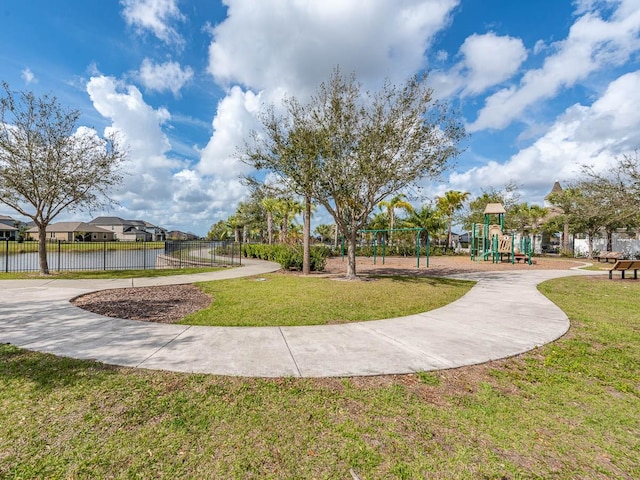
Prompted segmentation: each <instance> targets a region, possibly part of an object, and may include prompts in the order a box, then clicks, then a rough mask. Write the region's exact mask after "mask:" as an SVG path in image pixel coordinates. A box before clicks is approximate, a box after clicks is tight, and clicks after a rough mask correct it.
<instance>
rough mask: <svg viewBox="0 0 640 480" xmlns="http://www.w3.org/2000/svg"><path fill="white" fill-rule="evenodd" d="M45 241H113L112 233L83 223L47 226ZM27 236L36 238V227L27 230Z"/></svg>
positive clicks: (60, 223)
mask: <svg viewBox="0 0 640 480" xmlns="http://www.w3.org/2000/svg"><path fill="white" fill-rule="evenodd" d="M46 232H47V240H48V241H51V242H55V241H58V240H60V241H62V242H74V241H78V242H92V241H93V242H110V241H113V240H114V234H113V232H112V231H110V230H107V229H105V228H101V227H98V226H96V225H92V224H90V223H84V222H57V223H52V224H50V225H47V228H46ZM27 234H28V235H29V236H30V237H31V238H33V239H37V238H38V227H33V228H30V229H29V230H27Z"/></svg>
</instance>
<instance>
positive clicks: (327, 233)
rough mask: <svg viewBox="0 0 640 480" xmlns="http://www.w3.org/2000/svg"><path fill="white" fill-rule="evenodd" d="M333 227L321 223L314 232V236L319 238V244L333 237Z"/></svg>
mask: <svg viewBox="0 0 640 480" xmlns="http://www.w3.org/2000/svg"><path fill="white" fill-rule="evenodd" d="M333 228H334V226H333V225H328V224H326V223H321V224H320V225H318V226H317V227H316V229H315V230H314V232H315V234H316V235H317V236H319V237H320V243H324V242H325V241H326V240H329V238H331V236H332V235H333Z"/></svg>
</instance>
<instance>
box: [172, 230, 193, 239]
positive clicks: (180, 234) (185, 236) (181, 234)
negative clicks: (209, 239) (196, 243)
mask: <svg viewBox="0 0 640 480" xmlns="http://www.w3.org/2000/svg"><path fill="white" fill-rule="evenodd" d="M167 239H168V240H198V239H199V237H198V236H197V235H194V234H193V233H185V232H181V231H180V230H171V231H170V232H169V233H167Z"/></svg>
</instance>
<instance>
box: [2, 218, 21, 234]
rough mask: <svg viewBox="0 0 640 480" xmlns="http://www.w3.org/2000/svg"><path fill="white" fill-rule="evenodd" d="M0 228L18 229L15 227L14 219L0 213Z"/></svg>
mask: <svg viewBox="0 0 640 480" xmlns="http://www.w3.org/2000/svg"><path fill="white" fill-rule="evenodd" d="M0 230H4V231H7V230H10V231H14V230H18V229H17V228H16V227H15V220H14V219H13V218H11V217H10V216H8V215H0Z"/></svg>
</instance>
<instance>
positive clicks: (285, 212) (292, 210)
mask: <svg viewBox="0 0 640 480" xmlns="http://www.w3.org/2000/svg"><path fill="white" fill-rule="evenodd" d="M277 208H278V212H279V213H280V215H281V218H282V224H281V225H280V243H286V242H287V233H288V230H289V222H290V220H291V219H292V218H293V217H295V216H296V215H300V214H301V213H302V212H303V211H304V208H305V207H304V205H302V204H301V203H300V202H298V201H296V200H294V199H293V198H282V199H280V201H279V202H278V207H277Z"/></svg>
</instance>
